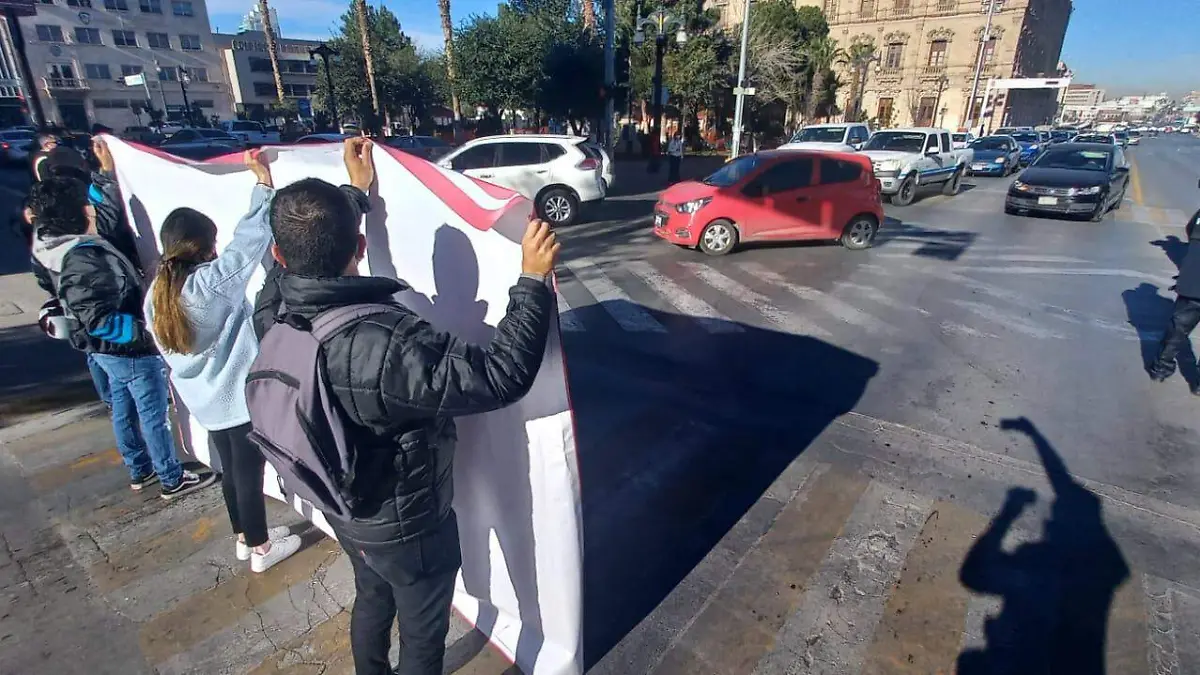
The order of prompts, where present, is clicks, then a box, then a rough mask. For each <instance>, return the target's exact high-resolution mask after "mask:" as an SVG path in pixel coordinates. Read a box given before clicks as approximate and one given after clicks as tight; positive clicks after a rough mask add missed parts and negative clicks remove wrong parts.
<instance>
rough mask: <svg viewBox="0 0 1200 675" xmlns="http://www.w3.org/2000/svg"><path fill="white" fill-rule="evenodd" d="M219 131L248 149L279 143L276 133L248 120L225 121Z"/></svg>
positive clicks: (277, 133)
mask: <svg viewBox="0 0 1200 675" xmlns="http://www.w3.org/2000/svg"><path fill="white" fill-rule="evenodd" d="M221 131H224V132H225V133H227V134H229V135H230V136H233V137H234V138H237V139H239V140H241V141H242V142H243V143H245V144H246V145H247V146H249V147H254V146H258V145H268V144H273V143H279V142H280V140H281V139H280V135H279V132H278V131H275V130H273V131H268V130H267V129H266V128H265V127H263V125H262V124H259V123H258V122H251V121H249V120H225V121H224V122H221Z"/></svg>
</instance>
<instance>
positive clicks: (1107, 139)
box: [1074, 136, 1112, 145]
mask: <svg viewBox="0 0 1200 675" xmlns="http://www.w3.org/2000/svg"><path fill="white" fill-rule="evenodd" d="M1074 142H1076V143H1107V144H1110V145H1111V144H1112V137H1111V136H1076V137H1075V141H1074Z"/></svg>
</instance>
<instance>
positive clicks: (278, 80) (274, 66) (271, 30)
mask: <svg viewBox="0 0 1200 675" xmlns="http://www.w3.org/2000/svg"><path fill="white" fill-rule="evenodd" d="M258 13H259V14H262V26H263V34H265V35H266V36H267V52H268V53H269V54H270V55H271V71H272V72H273V73H275V96H276V97H277V98H278V99H279V102H280V103H283V76H282V75H280V74H279V52H277V51H275V27H274V26H272V25H271V8H270V7H268V6H267V0H258Z"/></svg>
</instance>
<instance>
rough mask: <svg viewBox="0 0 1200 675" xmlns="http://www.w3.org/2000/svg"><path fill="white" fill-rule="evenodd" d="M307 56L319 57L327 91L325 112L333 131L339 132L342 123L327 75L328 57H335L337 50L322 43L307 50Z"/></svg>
mask: <svg viewBox="0 0 1200 675" xmlns="http://www.w3.org/2000/svg"><path fill="white" fill-rule="evenodd" d="M308 55H309V56H310V57H312V56H319V57H321V63H323V64H324V65H325V88H326V89H327V90H328V91H329V100H328V101H327V102H326V103H325V108H326V110H325V112H327V113H329V123H330V124H332V125H333V128H334V129H337V130H339V131H340V130H341V128H342V123H341V120H339V119H338V109H337V94H335V93H334V91H333V75H331V74H330V73H329V57H330V56H337V55H338V50H336V49H333V48H332V47H330V46H329V45H327V44H325V43H324V42H322V43H321V44H319V45H317V46H316V47H314V48H312V49H310V50H308Z"/></svg>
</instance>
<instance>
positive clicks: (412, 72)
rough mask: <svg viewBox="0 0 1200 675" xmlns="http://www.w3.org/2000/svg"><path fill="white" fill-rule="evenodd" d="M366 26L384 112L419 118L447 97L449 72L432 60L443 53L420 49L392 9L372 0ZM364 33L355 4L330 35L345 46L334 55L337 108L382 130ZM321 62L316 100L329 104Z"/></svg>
mask: <svg viewBox="0 0 1200 675" xmlns="http://www.w3.org/2000/svg"><path fill="white" fill-rule="evenodd" d="M367 26H368V32H369V33H370V42H371V52H372V57H373V66H374V72H375V84H376V89H377V91H378V94H379V104H380V107H381V110H382V111H383V112H385V113H387V114H389V115H391V116H393V117H394V116H398V115H403V114H407V115H410V116H412V117H414V118H418V119H419V118H423V117H424V116H426V115H427V113H428V109H429V107H430V106H432V105H438V104H441V103H443V102H444V101H445V100H446V94H447V90H446V88H445V87H444V82H445V76H444V74H442V75H440V76H439V75H437V74H436V73H434V72H433V71H434V68H432V67H431V62H434V63H438V62H439V59H440V56H431V55H422V54H419V53H418V52H417V49H416V47H415V46H414V44H413V41H412V40H411V39H410V38H409V37H408V36H407V35H405V33H404V31H403V30H402V28H401V26H400V20H399V19H398V18H397V17H396V15H395V14H394V13H393V12H392V11H391V10H389V9H388V8H387V7H383V6H380V7H372V6H370V5H368V6H367ZM360 35H361V33H360V32H359V26H358V19H357V16H356V15H355V13H354V11H353V10H347V11H346V13H345V14H343V15H342V17H341V24H340V28H339V30H338V32H337V34H336V35H335V37H334V38H333V39H332V40H330V41H329V44H330V46H331V47H334V48H335V49H337V50H338V51H339V52H340V56H338V57H337V58H335V59H330V61H329V69H330V75H331V76H332V79H333V90H334V94H335V95H336V97H337V103H338V110H339V111H340V112H342V114H343V115H345V114H346V113H347V112H348V113H349V115H348V116H349V117H357V118H358V119H360V120H362V121H363V123H364V126H365V127H366V128H368V129H372V130H378V129H379V128H380V127H381V126H382V123H383V120H382V119H381V118H380V117H379V116H376V115H375V114H374V106H373V104H372V102H371V91H370V87H369V85H368V83H367V72H366V59H365V58H364V56H363V49H362V39H361V37H360ZM319 67H320V69H321V72H320V73H318V77H317V89H316V92H315V94H314V97H313V98H314V101H313V103H314V105H315V106H316V107H317V108H320V109H322V110H326V109H328V108H327V103H326V102H327V101H328V96H329V92H328V90H327V88H326V78H325V73H324V68H325V66H324V64H323V63H321V65H320V66H319ZM443 70H444V66H443Z"/></svg>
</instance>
